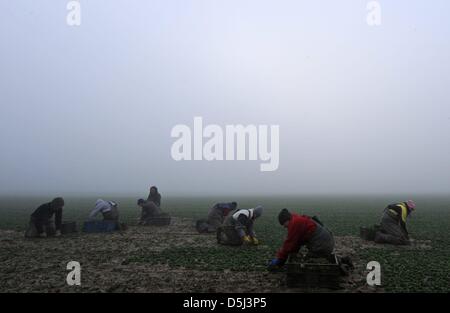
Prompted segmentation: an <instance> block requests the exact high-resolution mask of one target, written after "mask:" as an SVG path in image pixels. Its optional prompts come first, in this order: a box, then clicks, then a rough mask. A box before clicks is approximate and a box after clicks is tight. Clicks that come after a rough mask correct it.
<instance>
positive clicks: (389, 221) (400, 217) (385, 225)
mask: <svg viewBox="0 0 450 313" xmlns="http://www.w3.org/2000/svg"><path fill="white" fill-rule="evenodd" d="M415 208H416V204H415V203H414V201H412V200H408V201H406V202H401V203H396V204H390V205H388V206H387V207H386V208H385V210H384V213H383V216H382V218H381V224H380V229H379V230H378V231H377V232H376V233H375V242H376V243H389V244H393V245H408V244H410V240H409V234H408V230H407V229H406V220H407V218H408V217H409V216H410V214H411V213H412V211H414V209H415Z"/></svg>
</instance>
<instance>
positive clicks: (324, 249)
mask: <svg viewBox="0 0 450 313" xmlns="http://www.w3.org/2000/svg"><path fill="white" fill-rule="evenodd" d="M278 221H279V223H280V224H281V225H282V226H284V227H285V228H287V231H288V234H287V238H286V240H285V241H284V243H283V246H282V247H281V249H280V250H279V251H278V253H277V257H276V258H275V259H273V260H272V261H271V262H270V264H269V270H272V269H276V268H277V267H282V266H283V265H284V263H285V262H286V260H287V258H288V256H289V254H291V253H297V252H298V251H299V250H300V248H301V247H303V246H306V248H307V249H308V253H307V256H306V257H307V258H329V257H330V256H331V254H332V253H333V250H334V238H333V234H332V233H331V232H330V231H329V230H328V229H327V228H325V227H324V226H323V225H322V224H321V223H320V222H319V221H318V220H317V219H315V218H311V217H309V216H306V215H299V214H296V213H290V212H289V211H288V210H287V209H283V210H281V212H280V214H279V215H278Z"/></svg>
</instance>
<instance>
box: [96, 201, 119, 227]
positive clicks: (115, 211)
mask: <svg viewBox="0 0 450 313" xmlns="http://www.w3.org/2000/svg"><path fill="white" fill-rule="evenodd" d="M99 213H101V214H102V215H103V220H104V221H112V222H115V223H116V224H117V226H118V225H119V208H118V205H117V203H115V202H113V201H105V200H103V199H98V200H97V201H96V202H95V207H94V208H93V209H92V211H91V213H90V214H89V219H90V220H94V219H95V217H96V216H97V214H99Z"/></svg>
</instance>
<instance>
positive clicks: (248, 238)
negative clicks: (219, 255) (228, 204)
mask: <svg viewBox="0 0 450 313" xmlns="http://www.w3.org/2000/svg"><path fill="white" fill-rule="evenodd" d="M262 213H263V207H262V206H260V205H259V206H257V207H256V208H252V209H235V210H233V211H231V212H230V213H229V214H228V216H227V217H226V218H225V221H224V223H223V225H222V226H221V227H219V228H218V229H217V242H218V243H219V244H222V245H231V246H240V245H242V244H253V245H258V244H259V241H258V239H257V238H256V234H255V231H254V229H253V224H254V222H255V220H256V219H257V218H258V217H260V216H261V215H262Z"/></svg>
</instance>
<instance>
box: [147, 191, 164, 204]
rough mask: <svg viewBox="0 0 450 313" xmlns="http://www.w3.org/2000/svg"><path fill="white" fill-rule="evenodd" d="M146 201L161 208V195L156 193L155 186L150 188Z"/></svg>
mask: <svg viewBox="0 0 450 313" xmlns="http://www.w3.org/2000/svg"><path fill="white" fill-rule="evenodd" d="M147 201H151V202H153V203H154V204H155V205H156V206H157V207H161V194H160V193H159V192H158V188H157V187H156V186H152V187H150V193H149V195H148V197H147Z"/></svg>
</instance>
